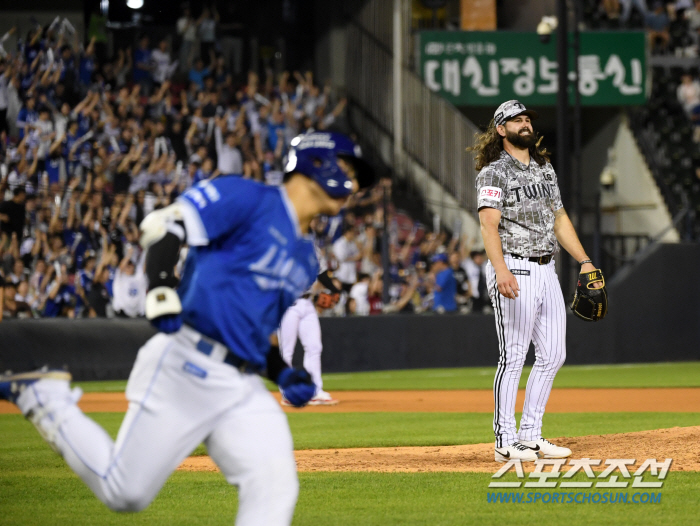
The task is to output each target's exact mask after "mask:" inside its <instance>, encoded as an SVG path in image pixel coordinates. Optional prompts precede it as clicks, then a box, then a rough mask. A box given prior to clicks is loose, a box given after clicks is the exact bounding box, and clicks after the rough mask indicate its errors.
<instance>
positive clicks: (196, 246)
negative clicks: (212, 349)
mask: <svg viewBox="0 0 700 526" xmlns="http://www.w3.org/2000/svg"><path fill="white" fill-rule="evenodd" d="M178 201H179V202H180V203H181V205H182V209H183V214H184V217H185V225H186V230H187V238H188V243H189V245H190V250H189V253H188V256H187V261H186V263H185V268H184V270H183V276H182V282H181V284H180V287H179V288H178V294H179V295H180V298H181V301H182V309H183V319H184V322H185V323H186V324H188V325H190V326H191V327H193V328H195V329H196V330H198V331H199V332H201V333H202V334H205V335H207V336H209V337H210V338H212V339H214V340H216V341H219V342H221V343H223V344H224V345H226V346H227V347H228V348H229V349H231V350H232V351H233V352H234V353H235V354H236V355H237V356H239V357H240V358H242V359H244V360H248V361H250V362H252V363H254V364H257V365H259V366H261V367H262V366H264V364H265V363H266V357H267V352H268V350H269V347H270V344H269V336H270V334H272V333H273V332H274V331H275V330H276V329H277V327H278V326H279V324H280V321H281V319H282V315H283V314H284V311H285V310H286V309H287V308H288V307H289V306H290V305H292V303H294V301H295V300H296V299H297V298H298V297H299V296H301V294H303V292H304V291H305V290H306V289H307V288H308V287H309V286H310V285H311V283H313V281H314V280H315V279H316V275H317V274H318V261H317V260H316V257H315V255H314V245H313V239H312V238H311V237H309V236H303V235H302V234H301V232H300V230H299V224H298V221H297V217H296V213H295V212H294V209H293V207H292V205H291V203H289V201H288V197H287V193H286V190H285V189H284V187H270V186H265V185H262V184H260V183H256V182H254V181H250V180H247V179H242V178H240V177H233V176H228V177H220V178H217V179H214V180H212V181H202V182H201V183H199V184H197V185H196V186H195V187H193V188H191V189H190V190H188V191H187V192H185V194H183V195H182V196H181V197H180V198H179V200H178ZM271 225H274V227H272V226H271ZM261 322H262V323H261Z"/></svg>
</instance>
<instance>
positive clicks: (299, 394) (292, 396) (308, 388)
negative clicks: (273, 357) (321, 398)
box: [277, 367, 316, 407]
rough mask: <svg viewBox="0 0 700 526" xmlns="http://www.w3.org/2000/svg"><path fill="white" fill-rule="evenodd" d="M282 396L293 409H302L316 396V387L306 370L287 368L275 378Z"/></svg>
mask: <svg viewBox="0 0 700 526" xmlns="http://www.w3.org/2000/svg"><path fill="white" fill-rule="evenodd" d="M277 384H278V385H279V386H280V388H281V389H282V395H283V396H284V397H285V398H286V399H287V400H288V401H289V403H290V404H292V405H293V406H294V407H304V406H305V405H306V404H308V403H309V400H311V399H312V398H313V397H314V394H316V386H315V385H314V383H313V381H312V380H311V375H310V374H309V373H308V372H307V371H306V369H293V368H291V367H287V368H286V369H283V370H282V372H281V373H280V374H279V376H278V377H277Z"/></svg>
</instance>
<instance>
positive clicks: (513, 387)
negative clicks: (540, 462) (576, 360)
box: [486, 255, 566, 447]
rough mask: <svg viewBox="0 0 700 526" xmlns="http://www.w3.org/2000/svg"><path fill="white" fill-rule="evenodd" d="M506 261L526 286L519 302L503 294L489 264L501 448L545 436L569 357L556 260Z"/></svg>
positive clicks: (496, 420) (509, 258)
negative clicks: (520, 402) (519, 404)
mask: <svg viewBox="0 0 700 526" xmlns="http://www.w3.org/2000/svg"><path fill="white" fill-rule="evenodd" d="M504 259H505V262H506V265H508V268H509V269H510V271H511V272H513V275H514V276H515V278H516V279H517V280H518V285H519V287H520V292H519V295H518V297H517V298H515V299H514V300H513V299H510V298H506V297H504V296H502V295H501V293H500V292H498V287H497V283H496V273H495V272H494V269H493V266H492V265H491V262H489V263H488V264H487V265H486V279H487V284H488V288H489V295H490V296H491V302H492V303H493V308H494V312H495V315H496V331H497V333H498V346H499V353H500V358H499V360H498V368H497V370H496V377H495V380H494V385H493V395H494V404H495V409H494V418H493V430H494V434H495V435H496V447H505V446H508V445H510V444H512V443H513V442H515V441H517V440H519V439H520V440H537V439H539V438H541V437H542V418H543V417H544V411H545V407H546V406H547V400H548V399H549V394H550V392H551V390H552V384H553V383H554V377H555V375H556V374H557V371H559V369H560V368H561V366H562V365H563V364H564V360H565V359H566V308H565V304H564V296H563V294H562V291H561V286H560V285H559V279H558V278H557V274H556V271H555V268H554V260H552V261H550V262H549V263H548V264H546V265H540V264H538V263H535V262H531V261H529V260H527V259H516V258H513V257H512V256H510V255H505V256H504ZM530 342H533V343H534V347H535V364H534V365H533V367H532V371H531V372H530V376H529V378H528V380H527V389H526V391H525V404H524V406H523V414H522V418H521V421H520V432H518V431H517V427H516V421H515V399H516V396H517V394H518V384H519V383H520V376H521V374H522V371H523V366H524V365H525V357H526V356H527V352H528V349H529V347H530Z"/></svg>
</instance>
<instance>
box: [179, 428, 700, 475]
mask: <svg viewBox="0 0 700 526" xmlns="http://www.w3.org/2000/svg"><path fill="white" fill-rule="evenodd" d="M552 441H553V442H555V443H557V444H560V445H562V446H567V447H570V448H571V450H572V451H573V455H572V457H573V458H592V459H601V460H603V462H604V461H605V459H612V458H633V459H635V460H636V461H637V464H636V465H637V467H638V466H639V465H640V464H641V463H642V462H644V460H646V459H648V458H655V459H657V460H658V461H662V460H663V459H666V458H672V459H673V465H672V467H671V470H672V471H700V426H697V427H674V428H671V429H656V430H653V431H640V432H636V433H620V434H614V435H590V436H581V437H568V438H567V437H559V438H556V439H552ZM295 456H296V459H297V466H298V469H299V471H374V472H382V473H394V472H409V473H418V472H424V471H463V472H464V471H470V472H483V473H495V472H496V470H497V469H498V466H500V464H497V463H496V462H494V460H493V444H492V443H489V444H471V445H466V446H437V447H436V446H431V447H381V448H357V449H311V450H304V451H296V452H295ZM524 466H525V471H532V470H533V469H534V464H529V465H528V464H527V463H526V464H524ZM178 469H180V470H187V471H217V470H218V468H217V467H216V465H215V464H214V463H213V462H212V460H211V459H210V458H209V457H206V456H202V457H190V458H188V459H186V460H185V461H184V462H183V463H182V464H181V465H180V467H179V468H178ZM630 471H633V469H632V468H630Z"/></svg>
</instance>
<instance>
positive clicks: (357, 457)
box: [0, 388, 700, 473]
mask: <svg viewBox="0 0 700 526" xmlns="http://www.w3.org/2000/svg"><path fill="white" fill-rule="evenodd" d="M333 394H334V395H335V396H336V397H337V398H339V399H340V404H338V405H336V406H328V407H323V406H316V407H306V408H303V409H294V408H285V412H294V411H308V412H314V413H338V412H344V413H349V412H482V413H483V412H491V411H493V393H492V392H491V391H490V390H489V391H487V390H444V391H442V390H434V391H337V392H334V393H333ZM273 396H275V397H276V398H277V399H279V393H273ZM523 399H524V391H523V390H521V391H519V392H518V400H517V406H520V407H522V403H523ZM79 406H80V408H81V409H82V410H83V411H85V412H87V413H90V412H125V411H126V409H127V401H126V398H125V396H124V393H85V394H84V395H83V398H82V399H81V401H80V403H79ZM547 412H549V413H601V412H700V389H692V388H678V389H675V388H664V389H554V390H553V391H552V395H551V397H550V399H549V403H548V404H547ZM2 413H19V411H18V410H17V408H16V407H15V406H14V405H12V404H10V403H8V402H3V401H0V414H2ZM552 441H554V442H556V443H558V444H560V445H563V446H567V447H570V448H571V449H572V450H573V452H574V454H573V457H574V458H593V459H602V460H605V459H609V458H634V459H637V461H638V462H640V463H641V462H643V461H644V460H645V459H647V458H655V459H657V460H658V461H662V460H663V459H666V458H672V459H673V466H672V468H671V469H672V470H673V471H700V426H698V427H676V428H671V429H657V430H653V431H640V432H634V433H622V434H612V435H590V436H578V437H558V438H552ZM295 455H296V458H297V465H298V468H299V471H374V472H426V471H465V472H466V471H469V472H488V473H494V472H495V471H496V470H497V469H498V466H499V464H497V463H495V462H494V461H493V443H488V444H470V445H463V446H430V447H388V448H387V447H384V448H352V449H324V450H302V451H296V452H295ZM524 467H525V470H526V471H531V470H532V469H534V465H532V464H531V465H529V466H528V465H527V464H525V465H524ZM179 469H181V470H191V471H215V470H217V467H216V466H215V465H214V463H213V462H212V461H211V459H210V458H209V457H207V456H201V457H190V458H188V459H186V460H185V461H184V462H183V463H182V465H181V466H180V468H179ZM630 470H631V471H632V470H633V468H630Z"/></svg>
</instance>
